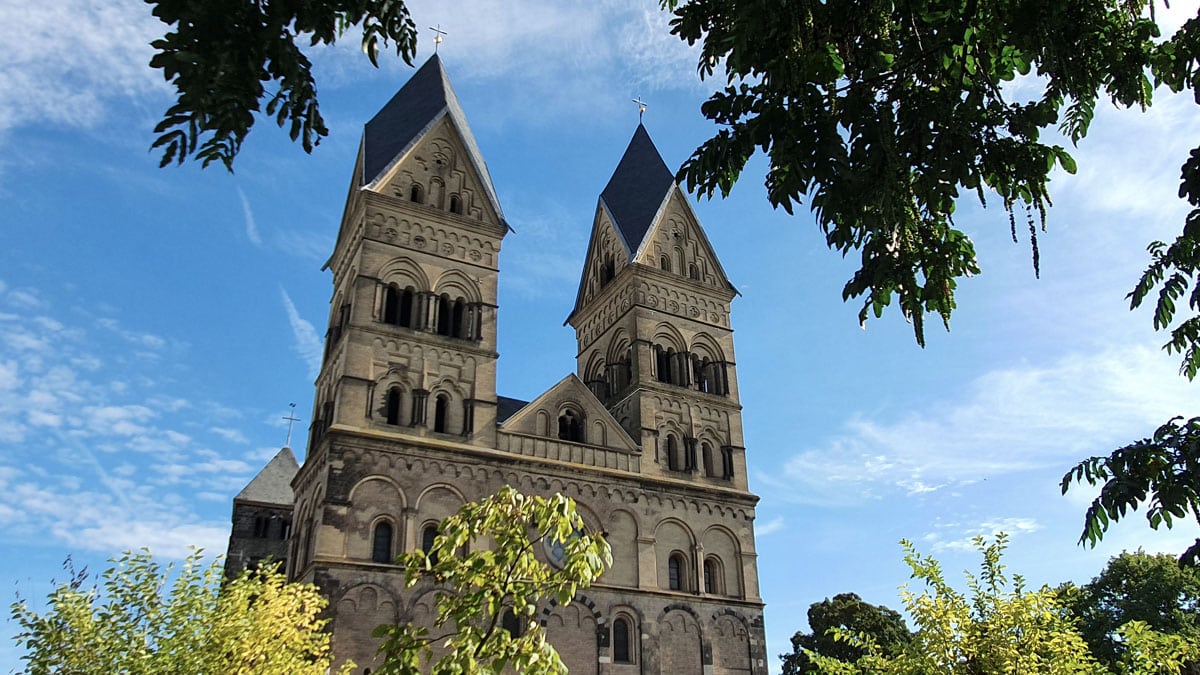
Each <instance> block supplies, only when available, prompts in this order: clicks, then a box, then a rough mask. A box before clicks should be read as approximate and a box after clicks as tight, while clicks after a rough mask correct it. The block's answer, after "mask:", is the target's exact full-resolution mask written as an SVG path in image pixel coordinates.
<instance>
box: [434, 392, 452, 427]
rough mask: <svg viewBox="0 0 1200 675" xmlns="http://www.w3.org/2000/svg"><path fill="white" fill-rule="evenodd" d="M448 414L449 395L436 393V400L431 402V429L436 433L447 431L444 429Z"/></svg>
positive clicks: (446, 425)
mask: <svg viewBox="0 0 1200 675" xmlns="http://www.w3.org/2000/svg"><path fill="white" fill-rule="evenodd" d="M449 416H450V397H449V396H446V395H445V394H438V397H437V401H436V402H435V403H434V404H433V430H434V431H436V432H438V433H443V434H444V433H447V432H446V429H447V427H448V425H449V419H447V418H448V417H449Z"/></svg>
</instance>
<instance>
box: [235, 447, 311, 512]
mask: <svg viewBox="0 0 1200 675" xmlns="http://www.w3.org/2000/svg"><path fill="white" fill-rule="evenodd" d="M298 471H300V465H299V464H297V463H296V456H295V455H293V454H292V449H291V448H289V447H286V446H285V447H283V448H282V449H280V451H279V452H277V453H275V456H274V457H273V458H271V461H270V462H267V465H266V466H264V467H263V469H262V471H259V472H258V475H257V476H255V477H254V479H253V480H251V481H250V482H249V483H247V484H246V487H244V488H242V491H241V492H239V493H238V494H237V496H236V497H234V498H233V501H235V502H256V503H260V504H278V505H280V506H290V505H291V504H293V503H294V502H295V501H296V498H295V496H294V495H293V493H292V478H295V476H296V473H297V472H298Z"/></svg>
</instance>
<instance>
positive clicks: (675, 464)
mask: <svg viewBox="0 0 1200 675" xmlns="http://www.w3.org/2000/svg"><path fill="white" fill-rule="evenodd" d="M667 468H668V469H670V470H671V471H682V470H683V464H682V462H680V461H679V443H678V442H677V441H676V440H675V437H674V436H667Z"/></svg>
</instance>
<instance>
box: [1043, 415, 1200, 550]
mask: <svg viewBox="0 0 1200 675" xmlns="http://www.w3.org/2000/svg"><path fill="white" fill-rule="evenodd" d="M1082 483H1087V484H1088V485H1103V487H1101V489H1100V495H1099V496H1097V497H1096V498H1095V499H1094V500H1093V501H1092V504H1091V506H1089V507H1088V510H1087V514H1086V515H1085V516H1084V528H1083V534H1082V535H1080V537H1079V541H1080V543H1085V544H1090V545H1092V546H1095V545H1096V543H1097V542H1099V541H1100V539H1101V538H1103V536H1104V533H1105V532H1106V531H1107V530H1108V526H1109V524H1110V523H1111V522H1113V521H1117V520H1120V519H1121V518H1123V517H1125V515H1126V514H1127V513H1128V512H1130V511H1135V510H1137V508H1138V506H1139V505H1140V504H1142V503H1143V502H1145V503H1147V504H1148V506H1147V508H1146V520H1148V521H1149V522H1150V527H1152V528H1154V529H1158V527H1159V526H1160V525H1166V526H1167V527H1171V525H1172V523H1173V522H1174V520H1176V519H1179V520H1183V519H1188V518H1193V519H1195V520H1196V522H1197V523H1198V524H1200V417H1193V418H1192V419H1190V420H1186V421H1185V420H1184V419H1183V418H1182V417H1176V418H1174V419H1172V420H1171V421H1169V422H1167V423H1166V424H1164V425H1162V426H1161V427H1159V428H1158V430H1157V431H1155V432H1154V436H1153V437H1152V438H1146V439H1143V440H1141V441H1138V442H1136V443H1131V444H1129V445H1127V446H1125V447H1123V448H1118V449H1117V450H1114V451H1113V453H1112V454H1111V455H1109V456H1108V457H1091V458H1089V459H1086V460H1084V461H1082V462H1080V463H1079V464H1077V465H1076V466H1075V467H1074V468H1072V469H1071V470H1070V471H1068V472H1067V474H1066V475H1065V476H1063V478H1062V491H1063V494H1066V492H1067V490H1069V489H1070V488H1071V486H1072V484H1082ZM1180 562H1182V563H1184V564H1188V565H1196V564H1198V563H1200V539H1197V540H1196V543H1195V544H1193V545H1192V546H1190V547H1189V548H1188V549H1187V551H1185V552H1184V553H1183V556H1182V557H1181V559H1180Z"/></svg>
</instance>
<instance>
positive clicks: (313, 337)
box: [279, 288, 324, 377]
mask: <svg viewBox="0 0 1200 675" xmlns="http://www.w3.org/2000/svg"><path fill="white" fill-rule="evenodd" d="M279 292H280V294H281V295H282V296H283V307H284V309H286V310H287V315H288V323H289V324H290V325H291V327H292V336H293V337H294V338H295V345H294V347H295V350H296V353H297V354H299V355H300V358H301V359H303V360H304V363H305V364H306V365H308V373H309V376H310V377H316V376H317V372H318V371H320V369H321V355H322V352H323V350H324V347H323V345H322V343H321V337H320V336H319V335H317V330H316V329H315V328H313V325H312V324H311V323H309V322H308V321H305V320H304V319H302V318H300V313H299V312H297V311H296V305H294V304H293V303H292V298H291V297H290V296H289V295H288V294H287V291H285V290H283V289H282V288H281V289H279Z"/></svg>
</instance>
